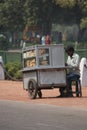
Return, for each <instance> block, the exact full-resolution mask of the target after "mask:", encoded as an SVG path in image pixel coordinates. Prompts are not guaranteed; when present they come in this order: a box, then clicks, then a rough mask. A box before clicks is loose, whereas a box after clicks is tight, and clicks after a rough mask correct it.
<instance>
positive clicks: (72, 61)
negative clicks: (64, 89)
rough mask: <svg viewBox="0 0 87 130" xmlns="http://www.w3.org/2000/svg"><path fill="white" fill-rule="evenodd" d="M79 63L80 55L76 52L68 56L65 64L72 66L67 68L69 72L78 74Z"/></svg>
mask: <svg viewBox="0 0 87 130" xmlns="http://www.w3.org/2000/svg"><path fill="white" fill-rule="evenodd" d="M79 64H80V57H79V55H78V54H76V53H74V54H73V55H72V57H70V56H68V59H67V65H68V66H71V67H73V68H70V69H69V73H75V74H80V71H79Z"/></svg>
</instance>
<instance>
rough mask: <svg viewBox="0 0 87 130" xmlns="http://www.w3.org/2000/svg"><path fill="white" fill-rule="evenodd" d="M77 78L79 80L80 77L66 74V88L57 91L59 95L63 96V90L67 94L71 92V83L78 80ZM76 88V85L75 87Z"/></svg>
mask: <svg viewBox="0 0 87 130" xmlns="http://www.w3.org/2000/svg"><path fill="white" fill-rule="evenodd" d="M79 78H80V76H79V75H78V74H73V73H70V74H67V75H66V82H67V86H66V87H61V88H60V89H59V92H60V94H61V95H65V90H66V92H67V93H69V92H72V81H74V80H75V79H79ZM76 83H77V82H76ZM76 86H78V85H76ZM77 89H78V88H77Z"/></svg>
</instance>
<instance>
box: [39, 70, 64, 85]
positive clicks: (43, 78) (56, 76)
mask: <svg viewBox="0 0 87 130" xmlns="http://www.w3.org/2000/svg"><path fill="white" fill-rule="evenodd" d="M39 83H40V84H64V85H66V74H65V71H64V70H61V71H56V70H55V71H53V72H52V71H41V72H40V74H39ZM61 87H62V86H61Z"/></svg>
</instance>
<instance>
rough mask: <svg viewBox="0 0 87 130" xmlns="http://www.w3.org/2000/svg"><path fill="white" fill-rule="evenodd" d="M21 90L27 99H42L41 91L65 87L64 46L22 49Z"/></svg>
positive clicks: (41, 46)
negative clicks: (26, 93) (27, 96)
mask: <svg viewBox="0 0 87 130" xmlns="http://www.w3.org/2000/svg"><path fill="white" fill-rule="evenodd" d="M22 57H23V70H22V72H23V88H24V89H25V90H27V91H28V94H29V97H30V98H31V99H35V98H36V96H37V95H38V96H39V97H40V98H41V97H42V92H41V90H42V89H53V88H60V87H65V86H66V72H65V60H64V59H65V56H64V45H63V44H57V45H35V46H29V47H25V48H23V49H22Z"/></svg>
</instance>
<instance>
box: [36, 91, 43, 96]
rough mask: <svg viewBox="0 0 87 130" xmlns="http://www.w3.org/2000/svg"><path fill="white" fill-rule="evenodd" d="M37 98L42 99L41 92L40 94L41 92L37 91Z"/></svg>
mask: <svg viewBox="0 0 87 130" xmlns="http://www.w3.org/2000/svg"><path fill="white" fill-rule="evenodd" d="M37 93H38V96H39V98H42V92H41V90H38V92H37Z"/></svg>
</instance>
